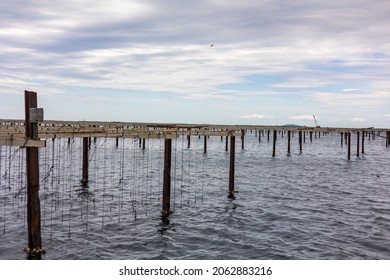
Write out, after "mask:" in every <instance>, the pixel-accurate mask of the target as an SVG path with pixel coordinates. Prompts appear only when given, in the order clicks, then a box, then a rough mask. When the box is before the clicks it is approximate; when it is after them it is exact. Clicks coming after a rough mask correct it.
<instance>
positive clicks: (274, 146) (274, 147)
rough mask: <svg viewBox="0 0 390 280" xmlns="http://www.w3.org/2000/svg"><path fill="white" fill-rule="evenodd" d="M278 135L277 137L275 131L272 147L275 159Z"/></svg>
mask: <svg viewBox="0 0 390 280" xmlns="http://www.w3.org/2000/svg"><path fill="white" fill-rule="evenodd" d="M276 135H277V131H276V130H274V139H273V146H272V157H275V155H276Z"/></svg>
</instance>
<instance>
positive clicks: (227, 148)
mask: <svg viewBox="0 0 390 280" xmlns="http://www.w3.org/2000/svg"><path fill="white" fill-rule="evenodd" d="M228 150H229V137H228V136H226V145H225V151H226V152H227V151H228Z"/></svg>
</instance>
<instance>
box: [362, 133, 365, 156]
mask: <svg viewBox="0 0 390 280" xmlns="http://www.w3.org/2000/svg"><path fill="white" fill-rule="evenodd" d="M364 134H366V133H365V131H362V154H363V155H364Z"/></svg>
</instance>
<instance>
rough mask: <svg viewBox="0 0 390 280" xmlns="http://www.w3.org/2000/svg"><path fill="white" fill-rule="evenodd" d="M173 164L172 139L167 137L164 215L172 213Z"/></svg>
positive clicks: (165, 148) (165, 146) (165, 145)
mask: <svg viewBox="0 0 390 280" xmlns="http://www.w3.org/2000/svg"><path fill="white" fill-rule="evenodd" d="M171 165H172V139H165V144H164V181H163V205H162V215H163V216H164V217H167V216H169V214H170V213H171Z"/></svg>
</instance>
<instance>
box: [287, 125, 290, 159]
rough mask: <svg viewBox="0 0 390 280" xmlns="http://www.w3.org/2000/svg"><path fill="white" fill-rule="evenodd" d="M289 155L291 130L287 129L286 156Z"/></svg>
mask: <svg viewBox="0 0 390 280" xmlns="http://www.w3.org/2000/svg"><path fill="white" fill-rule="evenodd" d="M290 155H291V131H290V130H289V131H287V156H290Z"/></svg>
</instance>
